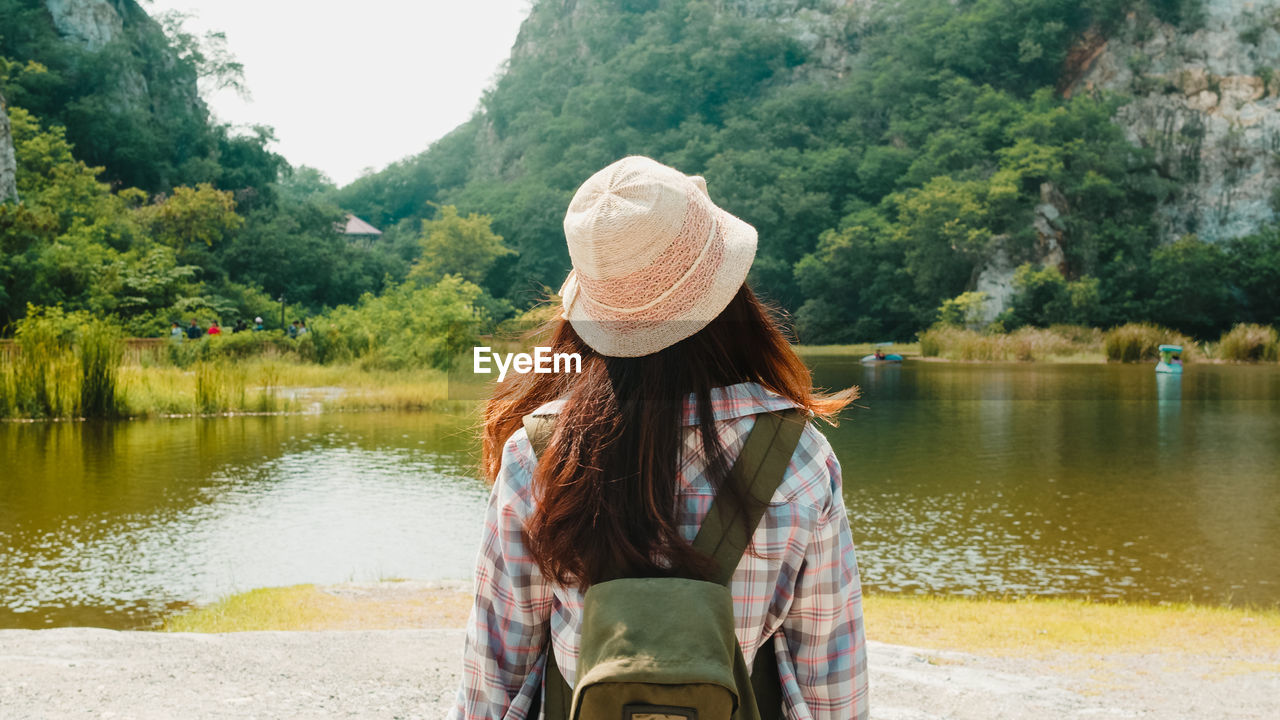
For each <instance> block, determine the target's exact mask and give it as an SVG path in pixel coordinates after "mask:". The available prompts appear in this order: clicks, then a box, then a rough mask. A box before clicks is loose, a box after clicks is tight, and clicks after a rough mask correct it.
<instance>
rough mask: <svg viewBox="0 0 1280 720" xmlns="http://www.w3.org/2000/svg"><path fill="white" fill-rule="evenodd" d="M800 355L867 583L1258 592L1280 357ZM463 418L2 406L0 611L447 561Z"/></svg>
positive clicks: (470, 545)
mask: <svg viewBox="0 0 1280 720" xmlns="http://www.w3.org/2000/svg"><path fill="white" fill-rule="evenodd" d="M813 364H814V366H815V372H816V374H817V379H818V381H819V383H821V384H823V385H825V386H827V387H845V386H848V385H851V384H856V385H859V386H861V388H862V391H863V398H862V399H861V400H860V401H859V402H858V405H859V407H857V408H855V409H852V410H850V411H849V412H848V413H847V414H846V419H845V421H844V422H843V423H842V424H841V425H840V427H838V428H835V429H831V430H829V431H828V437H829V438H830V439H831V442H832V445H833V446H834V447H835V448H836V452H837V454H838V455H839V457H840V461H841V464H842V466H843V468H844V473H845V499H846V502H847V505H848V507H849V511H850V517H851V520H852V524H853V531H854V539H855V542H856V543H857V545H858V553H859V555H858V557H859V561H860V563H861V569H862V575H863V581H864V583H865V584H866V586H867V587H868V588H869V589H871V590H875V591H881V592H940V593H960V594H991V593H994V594H1002V593H1009V594H1039V595H1072V596H1092V597H1098V598H1125V599H1142V600H1188V599H1194V600H1200V601H1207V602H1224V601H1232V602H1255V603H1263V604H1270V603H1275V602H1280V586H1278V585H1277V579H1278V578H1280V552H1277V550H1276V548H1277V547H1280V472H1278V469H1280V368H1277V367H1275V366H1271V367H1226V366H1205V365H1195V366H1191V367H1189V368H1188V370H1187V372H1186V374H1184V375H1183V376H1182V377H1181V378H1180V379H1179V378H1156V377H1153V376H1154V375H1155V373H1153V372H1152V370H1151V368H1150V367H1149V366H1132V367H1118V366H1059V365H1004V366H976V365H959V364H938V363H910V362H909V363H907V364H905V365H903V366H901V367H892V366H871V367H867V366H862V365H860V364H859V363H858V362H857V360H856V359H848V358H838V357H835V358H817V359H816V360H815V361H814V363H813ZM1165 380H1172V381H1173V382H1165ZM472 424H473V418H471V417H461V416H457V417H455V416H445V415H433V414H397V413H386V414H376V413H370V414H353V415H330V416H302V417H299V416H284V417H261V418H231V419H226V418H223V419H214V420H190V419H184V420H169V421H151V422H125V423H115V424H109V423H99V424H89V423H33V424H13V423H0V553H2V554H0V627H47V626H51V625H103V626H108V627H136V626H146V625H148V624H150V623H153V622H154V621H155V620H156V619H157V618H159V617H161V616H163V615H164V614H165V613H167V612H170V611H172V610H173V609H174V608H178V607H182V606H184V605H185V604H186V603H190V602H192V601H198V600H207V599H211V598H213V597H216V596H219V595H222V594H225V593H228V592H232V591H235V590H238V589H247V588H252V587H258V586H268V585H283V584H289V583H297V582H341V581H345V580H371V579H378V578H386V577H410V578H426V579H429V578H465V577H468V576H469V575H470V572H471V565H472V562H473V559H474V555H475V543H476V542H477V540H478V537H479V532H480V526H481V521H482V514H483V508H484V503H485V499H486V496H487V490H486V488H485V487H484V486H483V484H482V483H480V482H479V481H477V480H475V479H474V478H475V475H476V473H475V471H474V467H475V463H476V451H477V448H476V444H475V442H474V432H473V430H472Z"/></svg>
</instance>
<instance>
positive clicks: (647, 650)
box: [570, 578, 755, 720]
mask: <svg viewBox="0 0 1280 720" xmlns="http://www.w3.org/2000/svg"><path fill="white" fill-rule="evenodd" d="M580 648H581V650H580V653H579V663H580V665H579V667H580V676H579V680H578V683H577V685H576V686H575V687H574V692H573V704H572V708H573V711H572V713H571V714H570V717H571V718H572V720H615V719H616V720H730V719H731V718H734V717H741V716H740V715H739V716H735V713H736V712H737V710H738V706H739V704H740V698H741V697H742V694H743V692H744V691H745V693H746V694H747V695H750V693H751V687H750V685H749V679H748V685H747V686H746V687H745V688H740V685H739V681H740V676H745V673H744V672H742V670H743V669H744V668H745V666H744V665H743V663H742V659H741V658H742V654H741V650H740V649H739V647H738V640H737V637H736V636H735V635H734V633H733V597H732V596H731V595H730V594H729V590H728V588H726V587H724V586H723V585H719V584H716V583H710V582H702V581H698V580H686V579H682V578H624V579H621V580H611V581H609V582H605V583H600V584H598V585H593V586H592V587H591V588H590V589H589V590H588V591H587V595H586V598H585V599H584V605H583V615H582V641H581V643H580ZM747 702H748V703H749V704H750V706H751V710H752V711H753V713H754V710H755V703H754V698H751V699H750V700H748V701H747Z"/></svg>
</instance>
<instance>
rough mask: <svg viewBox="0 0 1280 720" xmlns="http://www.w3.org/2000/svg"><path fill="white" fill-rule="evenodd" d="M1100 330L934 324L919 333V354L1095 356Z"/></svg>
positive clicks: (989, 358) (985, 358)
mask: <svg viewBox="0 0 1280 720" xmlns="http://www.w3.org/2000/svg"><path fill="white" fill-rule="evenodd" d="M1101 342H1102V333H1101V332H1100V331H1098V330H1096V329H1094V328H1085V327H1077V326H1074V325H1055V326H1053V327H1051V328H1036V327H1023V328H1018V329H1017V330H1014V331H1013V332H1011V333H991V334H985V333H980V332H977V331H975V330H969V329H966V328H962V327H959V326H956V325H935V326H933V327H931V328H929V329H928V330H926V331H924V332H923V333H920V354H921V355H923V356H925V357H940V358H946V359H948V360H960V361H981V362H1007V361H1015V360H1016V361H1023V362H1026V361H1033V360H1054V359H1057V360H1063V359H1073V358H1086V357H1090V356H1096V355H1097V354H1098V353H1099V351H1100V347H1101Z"/></svg>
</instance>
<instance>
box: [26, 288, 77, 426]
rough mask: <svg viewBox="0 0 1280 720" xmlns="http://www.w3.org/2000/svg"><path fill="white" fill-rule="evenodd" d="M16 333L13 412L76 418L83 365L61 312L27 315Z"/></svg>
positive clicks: (27, 415)
mask: <svg viewBox="0 0 1280 720" xmlns="http://www.w3.org/2000/svg"><path fill="white" fill-rule="evenodd" d="M16 334H17V341H18V353H17V355H18V356H17V358H16V360H15V361H14V363H13V370H12V380H11V383H12V388H13V395H12V410H13V412H12V414H14V415H19V416H26V417H54V418H58V417H76V416H77V414H78V413H79V410H80V373H79V372H78V371H79V369H80V368H79V363H78V362H77V361H76V358H75V355H74V353H73V352H72V339H71V334H70V331H69V328H68V326H67V324H66V322H65V319H64V316H63V315H62V313H61V311H57V312H49V313H39V314H32V315H30V316H28V317H26V318H24V319H23V320H22V321H21V322H19V323H18V331H17V333H16Z"/></svg>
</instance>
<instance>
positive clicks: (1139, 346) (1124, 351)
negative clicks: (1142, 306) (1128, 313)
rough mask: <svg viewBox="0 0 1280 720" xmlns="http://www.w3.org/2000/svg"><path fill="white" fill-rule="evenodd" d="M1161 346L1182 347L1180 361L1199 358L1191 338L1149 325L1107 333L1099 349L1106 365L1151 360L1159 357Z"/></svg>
mask: <svg viewBox="0 0 1280 720" xmlns="http://www.w3.org/2000/svg"><path fill="white" fill-rule="evenodd" d="M1161 345H1181V346H1182V361H1183V362H1187V361H1189V360H1196V359H1199V355H1198V350H1197V348H1196V345H1195V343H1194V342H1192V340H1191V338H1189V337H1187V336H1186V335H1183V334H1182V333H1180V332H1177V331H1176V330H1170V329H1169V328H1166V327H1161V326H1159V325H1155V324H1152V323H1128V324H1125V325H1121V326H1120V327H1115V328H1111V329H1110V330H1108V331H1107V332H1106V333H1105V334H1104V335H1103V338H1102V350H1103V353H1104V354H1105V355H1106V356H1107V361H1108V362H1124V363H1136V362H1148V361H1154V360H1156V359H1157V358H1158V357H1159V355H1160V350H1159V348H1160V346H1161Z"/></svg>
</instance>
